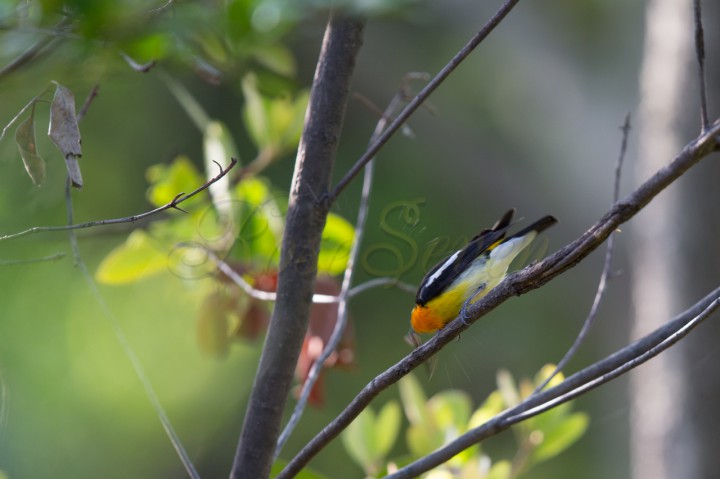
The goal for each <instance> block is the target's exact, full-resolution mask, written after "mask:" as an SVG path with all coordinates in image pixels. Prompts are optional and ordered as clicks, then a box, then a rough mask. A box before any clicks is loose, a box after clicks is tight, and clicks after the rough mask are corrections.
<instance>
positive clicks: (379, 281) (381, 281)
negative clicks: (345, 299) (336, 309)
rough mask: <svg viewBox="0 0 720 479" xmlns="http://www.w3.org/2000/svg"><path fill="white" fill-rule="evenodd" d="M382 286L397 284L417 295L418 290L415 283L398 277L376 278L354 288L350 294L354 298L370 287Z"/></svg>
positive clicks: (400, 287) (398, 286)
mask: <svg viewBox="0 0 720 479" xmlns="http://www.w3.org/2000/svg"><path fill="white" fill-rule="evenodd" d="M380 286H395V287H397V288H399V289H400V290H402V291H405V292H406V293H410V294H412V295H415V293H416V292H417V286H416V285H414V284H409V283H404V282H402V281H400V280H399V279H397V278H375V279H371V280H369V281H366V282H364V283H361V284H359V285H357V286H355V287H354V288H352V289H351V290H350V291H349V292H348V295H349V296H350V297H351V298H352V297H354V296H356V295H358V294H360V293H363V292H365V291H367V290H368V289H372V288H377V287H380Z"/></svg>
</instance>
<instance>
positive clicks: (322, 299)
mask: <svg viewBox="0 0 720 479" xmlns="http://www.w3.org/2000/svg"><path fill="white" fill-rule="evenodd" d="M203 250H204V251H205V253H206V254H207V255H208V256H209V257H210V259H212V260H213V261H214V262H215V264H217V267H218V269H219V270H220V271H222V272H223V274H224V275H225V276H227V277H228V278H230V279H231V280H232V282H233V283H235V284H236V285H238V286H240V288H241V289H242V290H243V291H244V292H245V293H246V294H247V295H249V296H251V297H252V298H254V299H257V300H260V301H275V300H277V293H275V292H273V291H262V290H260V289H255V288H253V287H252V285H251V284H250V283H248V282H247V281H245V279H244V278H243V277H242V275H241V274H239V273H238V272H237V271H235V270H234V269H233V268H232V266H230V265H229V264H227V263H226V262H225V261H223V260H222V259H220V258H219V257H218V255H216V254H215V253H214V252H213V251H211V250H210V249H208V248H203ZM312 302H313V303H319V304H330V303H338V302H340V298H339V297H337V296H332V295H329V294H317V293H316V294H313V297H312Z"/></svg>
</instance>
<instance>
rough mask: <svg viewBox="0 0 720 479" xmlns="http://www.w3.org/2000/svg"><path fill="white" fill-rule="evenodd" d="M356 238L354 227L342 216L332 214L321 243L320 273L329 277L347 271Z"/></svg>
mask: <svg viewBox="0 0 720 479" xmlns="http://www.w3.org/2000/svg"><path fill="white" fill-rule="evenodd" d="M354 237H355V229H354V228H353V226H352V225H351V224H350V223H349V222H348V221H347V220H345V219H344V218H342V217H341V216H338V215H336V214H334V213H330V214H329V215H328V217H327V222H326V223H325V229H323V232H322V239H321V241H320V254H319V256H318V271H319V272H321V273H327V274H329V275H336V274H340V273H342V272H343V271H345V267H346V266H347V261H348V257H349V256H350V248H351V247H352V242H353V239H354Z"/></svg>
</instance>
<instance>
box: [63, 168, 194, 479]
mask: <svg viewBox="0 0 720 479" xmlns="http://www.w3.org/2000/svg"><path fill="white" fill-rule="evenodd" d="M65 203H66V207H67V219H68V224H69V225H72V223H73V204H72V181H71V180H70V178H69V177H68V180H67V185H66V187H65ZM68 237H69V240H70V247H71V248H72V252H73V258H74V260H75V266H76V267H77V268H78V269H79V270H80V272H81V273H82V276H83V278H84V279H85V281H86V283H87V285H88V287H89V288H90V291H91V292H92V294H93V296H94V297H95V301H96V302H97V303H98V305H99V306H100V309H101V310H102V312H103V316H104V317H105V319H106V320H107V321H108V323H110V327H111V328H112V330H113V333H114V334H115V338H116V339H117V340H118V342H119V343H120V347H121V348H122V350H123V352H124V353H125V356H126V357H127V358H128V360H129V361H130V364H131V365H132V368H133V371H134V372H135V375H136V376H137V377H138V379H139V380H140V384H142V387H143V389H144V390H145V394H146V395H147V397H148V399H149V400H150V404H151V405H152V407H153V409H154V410H155V414H156V415H157V417H158V419H159V420H160V424H161V425H162V427H163V429H165V433H166V434H167V436H168V438H169V439H170V442H171V443H172V445H173V448H174V449H175V451H176V452H177V454H178V456H179V458H180V461H182V463H183V466H185V470H186V471H187V473H188V475H189V476H190V477H191V478H192V479H200V474H198V472H197V470H196V469H195V466H194V465H193V463H192V461H191V460H190V456H189V455H188V453H187V451H186V450H185V448H184V447H183V445H182V442H181V441H180V437H179V436H178V435H177V433H176V432H175V430H174V429H173V427H172V423H171V422H170V419H169V418H168V416H167V414H166V413H165V410H164V409H163V407H162V404H161V403H160V399H158V397H157V394H156V393H155V389H154V388H153V386H152V383H151V382H150V379H149V378H148V376H147V374H146V373H145V369H144V368H143V366H142V363H141V362H140V359H139V358H138V357H137V354H136V353H135V350H134V349H133V347H132V346H131V345H130V341H128V339H127V336H125V333H124V332H123V330H122V328H121V327H120V322H119V321H118V319H117V317H116V316H115V314H114V313H113V312H112V310H111V309H110V306H109V305H108V304H107V302H106V301H105V298H103V296H102V294H101V293H100V290H99V289H98V287H97V284H96V283H95V280H94V279H93V277H92V275H91V274H90V272H89V271H88V269H87V266H86V265H85V262H84V261H83V259H82V256H81V255H80V247H79V246H78V241H77V235H76V234H75V231H74V229H72V228H70V229H69V230H68Z"/></svg>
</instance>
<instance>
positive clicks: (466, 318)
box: [460, 283, 485, 326]
mask: <svg viewBox="0 0 720 479" xmlns="http://www.w3.org/2000/svg"><path fill="white" fill-rule="evenodd" d="M484 289H485V283H483V284H481V285H480V286H479V287H478V289H476V290H475V292H474V293H473V294H472V296H470V297H469V298H468V299H467V300H466V301H465V304H463V307H462V309H461V310H460V320H461V321H462V322H463V324H464V325H465V326H470V316H469V315H468V314H467V311H468V308H469V307H470V305H471V304H472V303H473V302H474V301H475V298H477V295H478V294H480V293H481V292H482V291H483V290H484Z"/></svg>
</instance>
